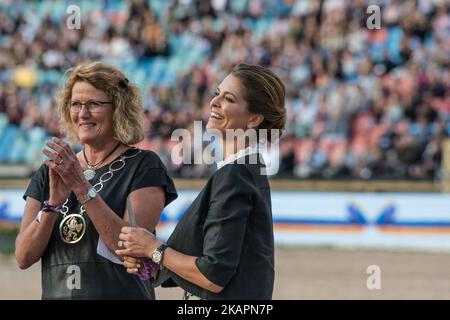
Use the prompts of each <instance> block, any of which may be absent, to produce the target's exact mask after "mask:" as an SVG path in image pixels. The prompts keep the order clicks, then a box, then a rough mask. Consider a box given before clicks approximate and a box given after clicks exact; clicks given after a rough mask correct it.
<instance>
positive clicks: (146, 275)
mask: <svg viewBox="0 0 450 320" xmlns="http://www.w3.org/2000/svg"><path fill="white" fill-rule="evenodd" d="M141 264H142V266H141V268H140V269H139V270H138V274H137V276H138V277H139V279H141V280H142V281H147V280H150V279H153V275H152V272H153V271H159V270H160V266H159V264H156V263H154V262H153V261H152V259H150V258H141Z"/></svg>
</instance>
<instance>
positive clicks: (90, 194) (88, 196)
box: [78, 187, 97, 205]
mask: <svg viewBox="0 0 450 320" xmlns="http://www.w3.org/2000/svg"><path fill="white" fill-rule="evenodd" d="M96 196H97V190H95V188H94V187H90V188H89V189H88V191H87V193H86V194H85V195H82V196H79V197H78V201H80V203H81V205H83V204H85V203H86V202H88V201H89V200H91V199H94V198H95V197H96Z"/></svg>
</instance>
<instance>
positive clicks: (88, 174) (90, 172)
mask: <svg viewBox="0 0 450 320" xmlns="http://www.w3.org/2000/svg"><path fill="white" fill-rule="evenodd" d="M83 175H84V177H85V178H86V180H87V181H91V180H92V179H94V177H95V171H94V170H92V169H90V168H89V169H86V170H84V171H83Z"/></svg>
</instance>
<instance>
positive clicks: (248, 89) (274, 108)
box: [230, 64, 286, 142]
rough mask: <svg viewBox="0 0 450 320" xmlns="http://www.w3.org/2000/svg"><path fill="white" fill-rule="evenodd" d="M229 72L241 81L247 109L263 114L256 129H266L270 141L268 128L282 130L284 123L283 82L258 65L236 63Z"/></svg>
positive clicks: (284, 93)
mask: <svg viewBox="0 0 450 320" xmlns="http://www.w3.org/2000/svg"><path fill="white" fill-rule="evenodd" d="M230 74H232V75H233V76H235V77H237V78H238V79H239V80H240V81H241V85H242V87H243V89H244V90H243V95H244V99H245V100H246V102H247V109H248V111H249V112H251V113H253V114H260V115H262V116H264V120H263V121H262V122H261V124H260V125H259V126H258V128H256V129H268V132H267V139H268V141H269V142H272V136H271V132H270V129H279V130H283V129H284V126H285V124H286V108H285V106H284V99H285V95H286V88H285V86H284V83H283V82H282V81H281V79H280V78H279V77H278V76H277V75H276V74H275V73H274V72H272V71H271V70H269V69H268V68H265V67H263V66H260V65H250V64H238V65H236V66H235V67H234V68H233V69H232V70H231V72H230ZM280 135H281V133H280ZM258 137H259V136H258Z"/></svg>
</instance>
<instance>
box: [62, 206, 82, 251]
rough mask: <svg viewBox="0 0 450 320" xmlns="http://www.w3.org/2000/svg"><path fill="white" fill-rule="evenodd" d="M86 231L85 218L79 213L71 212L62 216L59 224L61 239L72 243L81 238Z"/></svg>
mask: <svg viewBox="0 0 450 320" xmlns="http://www.w3.org/2000/svg"><path fill="white" fill-rule="evenodd" d="M85 231H86V220H85V219H84V217H83V216H82V215H81V214H78V213H71V214H69V215H67V216H65V217H64V219H63V220H62V221H61V224H60V225H59V235H60V236H61V239H62V241H64V242H65V243H68V244H74V243H77V242H78V241H80V240H81V238H83V236H84V233H85Z"/></svg>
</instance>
